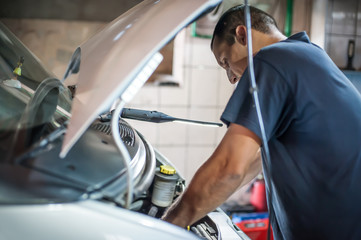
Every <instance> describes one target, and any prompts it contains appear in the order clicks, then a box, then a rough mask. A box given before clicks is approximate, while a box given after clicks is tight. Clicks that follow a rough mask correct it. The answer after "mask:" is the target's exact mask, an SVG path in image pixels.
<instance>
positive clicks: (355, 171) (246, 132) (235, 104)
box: [163, 6, 361, 239]
mask: <svg viewBox="0 0 361 240" xmlns="http://www.w3.org/2000/svg"><path fill="white" fill-rule="evenodd" d="M250 11H251V22H252V39H253V40H252V45H253V53H254V59H253V60H254V71H255V76H256V81H257V86H258V92H259V99H260V106H261V110H262V115H263V119H264V124H265V130H266V135H267V140H268V144H269V148H270V155H271V159H270V160H271V169H272V170H271V171H272V172H271V174H270V178H271V182H272V196H273V197H272V201H268V203H269V204H270V203H271V206H269V208H270V211H273V218H272V219H271V223H272V227H273V232H274V236H275V239H361V220H360V217H361V205H360V204H361V97H360V94H359V93H358V92H357V90H356V89H355V88H354V87H353V85H352V84H351V82H350V81H349V80H348V79H347V78H346V77H345V76H344V74H343V73H342V72H341V71H340V70H339V69H338V68H337V66H336V65H335V64H334V63H333V62H332V60H331V59H330V58H329V57H328V56H327V54H326V53H325V52H324V51H323V50H322V49H321V48H319V47H318V46H316V45H314V44H312V43H311V42H310V40H309V38H308V36H307V35H306V33H305V32H300V33H297V34H295V35H293V36H291V37H289V38H286V37H285V36H284V35H282V33H281V32H280V31H279V30H278V29H277V26H276V23H275V20H274V19H273V18H272V17H271V16H269V15H268V14H266V13H264V12H262V11H261V10H258V9H257V8H254V7H251V8H250ZM211 48H212V51H213V53H214V55H215V57H216V59H217V61H218V63H219V65H220V66H221V67H223V68H224V69H225V70H226V72H227V75H228V78H229V81H230V82H231V83H232V84H234V83H236V82H238V86H237V88H236V89H235V91H234V93H233V95H232V97H231V98H230V100H229V102H228V104H227V106H226V109H225V111H224V113H223V114H222V116H221V120H222V121H223V122H224V123H226V124H227V125H228V130H227V132H226V134H225V136H224V138H223V140H222V141H221V143H220V144H219V146H218V147H217V149H216V150H215V152H214V153H213V154H212V156H211V157H210V158H209V159H208V160H207V161H206V162H205V163H204V164H203V165H202V166H201V167H200V168H199V170H198V171H197V173H196V174H195V176H194V178H193V179H192V181H191V182H190V184H189V186H188V188H187V189H186V191H185V192H184V194H183V195H182V197H181V198H180V199H178V201H177V202H176V203H175V204H173V205H172V206H171V207H170V209H169V210H168V212H167V213H166V214H165V215H164V216H163V219H164V220H166V221H168V222H171V223H173V224H176V225H179V226H181V227H186V226H187V225H190V224H192V223H193V222H195V221H196V220H198V219H200V218H201V217H203V216H204V215H206V214H207V213H208V212H210V211H212V210H214V209H215V208H216V207H218V206H219V205H220V204H222V203H223V202H224V201H225V200H226V199H227V198H228V197H229V196H230V195H231V194H232V193H233V192H234V191H236V190H237V188H239V187H240V186H242V185H244V184H246V183H247V182H249V181H250V180H251V179H253V178H254V177H255V176H256V175H257V174H258V173H259V172H260V171H261V158H260V156H259V148H260V146H261V132H260V128H259V124H258V120H257V114H256V108H255V107H254V105H253V99H252V95H251V94H250V91H249V89H250V84H249V82H250V81H249V74H248V72H247V71H246V68H247V65H248V63H247V38H246V27H245V23H244V6H237V7H233V8H231V9H230V10H228V11H227V12H226V13H224V15H223V16H222V17H221V18H220V20H219V22H218V23H217V25H216V27H215V30H214V34H213V39H212V43H211ZM265 174H267V173H266V172H265ZM266 179H267V177H266ZM267 186H268V187H269V183H267ZM268 200H269V199H268Z"/></svg>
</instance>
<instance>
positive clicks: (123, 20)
mask: <svg viewBox="0 0 361 240" xmlns="http://www.w3.org/2000/svg"><path fill="white" fill-rule="evenodd" d="M219 2H220V1H219V0H210V1H208V0H145V1H143V2H142V3H140V4H139V5H137V6H136V7H134V8H132V9H130V10H129V11H127V12H126V13H124V14H123V15H121V16H120V17H119V18H117V19H116V20H114V21H113V22H111V23H110V24H109V25H108V26H106V27H105V28H104V29H103V30H102V31H101V32H99V33H98V34H96V35H95V36H94V37H92V38H91V39H89V41H87V42H86V43H84V44H83V45H81V46H79V48H78V49H76V50H75V52H74V55H73V57H72V59H71V60H70V62H69V67H68V70H67V72H66V74H65V76H64V78H66V77H67V76H69V75H70V74H76V76H77V77H78V78H77V79H78V80H77V87H76V94H75V96H72V94H71V92H70V91H69V89H68V88H67V87H65V86H64V84H63V80H64V79H62V80H59V79H57V78H56V77H54V76H53V75H52V74H51V73H49V72H47V71H46V70H45V69H44V67H43V66H42V65H41V64H40V63H39V61H38V60H37V58H36V57H35V56H34V55H32V53H30V51H29V50H28V49H26V47H24V46H23V45H22V44H21V43H20V41H19V40H17V38H16V37H15V36H14V35H13V34H12V33H11V32H10V31H9V30H8V29H7V28H6V27H5V26H4V25H3V24H1V23H0V46H1V48H0V240H15V239H16V240H17V239H36V240H42V239H44V240H45V239H46V240H48V239H53V240H55V239H61V240H65V239H88V240H89V239H105V240H128V239H199V238H201V239H248V237H247V236H246V235H245V234H244V233H243V232H242V231H240V230H239V229H238V228H237V227H236V226H234V225H233V223H232V221H231V220H230V219H229V218H228V217H227V215H226V214H224V212H222V211H221V210H220V209H217V210H216V211H214V212H212V213H209V214H208V215H207V216H206V217H204V218H203V219H201V220H200V221H198V222H197V223H195V224H194V225H192V226H190V229H189V230H188V231H187V230H186V229H182V228H179V227H177V226H174V225H172V224H169V223H167V222H164V221H161V220H159V217H160V216H161V215H162V214H163V212H164V211H165V210H166V208H167V207H168V206H169V204H171V202H172V201H174V200H175V199H176V198H177V197H178V196H179V194H181V192H182V191H183V189H184V186H185V181H184V179H183V178H182V176H181V175H180V174H179V173H175V174H173V173H172V172H171V171H172V166H173V165H172V163H171V162H170V161H169V160H168V159H167V158H165V157H164V156H163V155H162V154H161V153H159V152H158V151H157V150H155V149H154V148H153V147H152V146H151V144H150V143H149V142H148V141H147V140H146V139H145V138H144V137H143V136H142V135H141V134H140V133H138V132H137V131H136V130H134V129H133V128H132V126H130V125H129V124H128V123H127V122H126V121H125V120H124V119H123V118H119V114H120V113H121V112H122V110H123V115H122V116H123V117H124V116H125V115H124V113H126V111H125V110H124V109H122V107H123V105H124V103H127V102H129V101H131V99H132V97H133V96H134V95H135V94H136V92H137V91H138V90H139V88H140V87H141V86H142V85H143V84H144V82H145V81H146V80H147V77H149V75H150V74H151V73H152V72H153V70H154V68H155V67H156V66H157V64H158V63H159V62H160V61H161V56H160V55H159V53H158V51H159V50H160V49H161V48H162V47H163V46H164V45H165V44H166V43H167V42H168V41H169V40H171V39H172V38H173V37H174V36H175V35H176V34H177V32H179V31H180V30H181V29H182V28H184V27H185V26H187V25H188V24H190V23H191V22H192V21H193V20H195V19H196V18H197V17H199V16H201V15H202V14H203V13H205V12H206V11H208V10H210V9H212V8H214V7H215V6H216V5H217V4H219ZM117 99H118V100H117ZM114 103H117V104H115V105H114ZM112 105H114V106H117V107H116V108H115V109H114V111H109V109H111V106H112ZM127 111H128V117H131V115H132V114H133V117H134V115H136V116H137V117H140V118H142V116H143V117H144V118H152V117H153V115H154V114H155V116H156V117H162V116H163V115H162V114H159V113H157V112H151V113H149V112H148V113H145V112H140V113H139V112H132V110H129V109H128V110H127ZM129 111H130V112H129ZM129 114H130V115H129ZM137 114H138V115H137ZM139 114H140V115H139ZM152 114H153V115H152ZM100 115H101V117H100ZM162 166H170V169H171V170H169V172H168V173H169V174H173V175H167V176H166V177H165V178H164V179H165V180H163V182H161V180H159V179H158V180H159V181H160V182H157V181H158V180H157V176H159V175H162V174H160V173H159V171H160V170H159V169H160V168H162ZM162 176H163V175H162ZM158 178H161V179H162V177H158ZM167 184H168V185H167Z"/></svg>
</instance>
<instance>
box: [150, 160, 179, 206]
mask: <svg viewBox="0 0 361 240" xmlns="http://www.w3.org/2000/svg"><path fill="white" fill-rule="evenodd" d="M175 173H176V171H175V169H174V168H173V167H172V166H168V165H161V166H160V168H157V170H156V173H155V178H154V186H153V194H152V203H153V204H154V205H157V206H159V207H168V206H169V205H171V203H172V201H173V196H174V190H175V186H176V184H177V181H178V177H177V175H175Z"/></svg>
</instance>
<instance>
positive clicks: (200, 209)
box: [163, 124, 261, 227]
mask: <svg viewBox="0 0 361 240" xmlns="http://www.w3.org/2000/svg"><path fill="white" fill-rule="evenodd" d="M260 144H261V140H260V139H259V138H258V137H257V135H255V134H254V133H253V132H252V131H250V130H248V129H247V128H245V127H243V126H240V125H237V124H231V126H230V127H229V128H228V131H227V133H226V134H225V136H224V138H223V139H222V141H221V143H220V144H219V146H218V147H217V149H216V150H215V152H214V153H213V154H212V156H211V157H210V158H209V159H208V160H207V161H206V162H205V163H204V164H203V165H202V166H201V167H200V168H199V169H198V171H197V172H196V174H195V176H194V177H193V179H192V181H191V183H190V184H189V186H188V188H187V189H186V191H185V192H184V194H183V195H182V196H181V198H180V199H179V200H178V201H177V202H176V203H174V204H173V205H172V206H171V207H170V208H169V210H168V211H167V213H166V214H165V216H163V219H164V220H165V221H168V222H170V223H173V224H176V225H178V226H181V227H186V226H187V225H190V224H192V223H194V222H195V221H197V220H198V219H200V218H202V217H203V216H205V215H206V214H207V213H208V212H210V211H213V210H214V209H215V208H217V207H218V206H219V205H220V204H222V203H223V202H224V201H225V200H227V198H228V197H229V196H230V195H231V194H232V193H233V192H234V191H235V190H236V189H237V188H238V187H240V186H241V185H244V184H246V183H248V182H249V181H250V180H252V179H253V178H254V177H255V176H256V175H257V174H258V173H259V172H260V170H261V160H260V153H259V147H260Z"/></svg>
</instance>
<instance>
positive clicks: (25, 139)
mask: <svg viewBox="0 0 361 240" xmlns="http://www.w3.org/2000/svg"><path fill="white" fill-rule="evenodd" d="M0 46H1V48H0V156H1V157H0V162H5V161H13V159H15V158H16V157H17V156H19V155H21V154H23V153H24V152H26V151H28V150H29V149H30V148H31V147H32V145H33V144H34V143H37V142H39V141H40V140H41V139H42V138H43V137H44V136H47V135H49V134H50V133H51V132H53V131H54V130H55V129H57V128H59V127H60V126H61V125H62V124H64V123H65V122H66V121H67V120H68V119H69V117H70V114H69V112H70V107H71V97H70V96H71V95H70V91H69V90H68V89H67V88H66V87H64V85H63V84H62V83H61V81H59V80H58V79H57V78H56V77H54V75H52V74H51V73H49V72H48V71H46V70H45V68H44V67H43V66H42V65H41V63H40V62H39V61H38V59H37V58H36V57H35V56H34V55H33V54H32V53H31V52H30V51H29V50H28V49H27V48H26V47H24V45H23V44H22V43H21V42H19V40H17V38H16V37H15V36H14V35H13V34H12V33H11V32H10V31H9V30H8V29H7V28H6V27H5V26H4V25H3V24H2V23H0Z"/></svg>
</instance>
